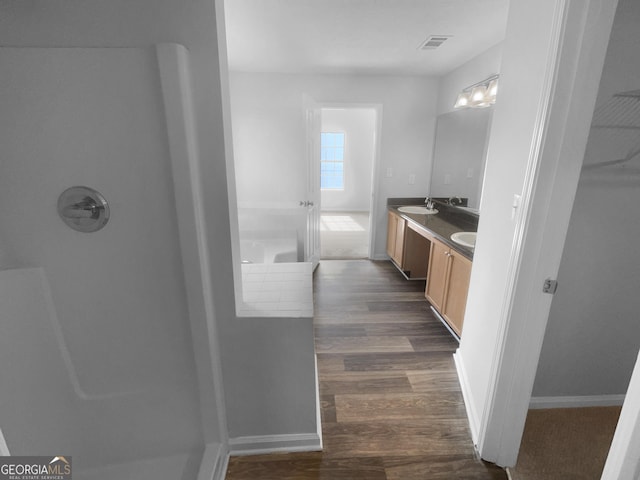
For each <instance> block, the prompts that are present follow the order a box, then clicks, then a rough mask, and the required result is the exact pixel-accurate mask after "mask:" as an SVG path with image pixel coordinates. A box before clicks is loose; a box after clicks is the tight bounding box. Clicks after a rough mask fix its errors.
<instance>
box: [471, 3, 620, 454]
mask: <svg viewBox="0 0 640 480" xmlns="http://www.w3.org/2000/svg"><path fill="white" fill-rule="evenodd" d="M549 1H551V0H549ZM554 3H555V2H554ZM616 5H617V0H563V1H560V2H557V3H556V4H555V6H554V8H555V10H554V13H553V15H554V18H553V19H552V20H553V22H554V25H556V31H555V36H554V41H553V42H552V44H551V45H550V48H549V51H548V54H547V55H548V60H547V68H546V71H545V78H544V79H543V80H542V81H543V82H544V85H545V86H544V90H543V95H542V97H541V99H540V104H539V107H538V108H539V114H538V119H537V122H536V129H535V132H534V135H533V138H532V146H531V152H530V158H529V160H528V166H527V174H526V178H525V184H524V188H523V192H522V201H521V205H520V207H519V210H520V212H519V216H518V219H517V224H516V233H515V236H514V241H513V249H512V252H511V256H510V262H509V263H510V267H509V284H508V285H509V286H508V288H507V291H506V292H505V295H504V303H503V305H502V311H501V312H500V325H499V331H498V335H497V341H496V344H495V345H494V346H492V353H493V355H492V356H493V362H492V365H491V371H490V379H489V383H488V385H487V387H488V388H487V395H486V397H485V399H484V409H483V411H482V412H480V413H481V418H480V425H479V431H478V432H477V437H478V438H477V446H478V450H479V452H480V454H481V456H482V458H484V459H485V460H489V461H491V462H495V463H497V464H498V465H501V466H513V465H515V463H516V460H517V456H518V452H519V448H520V442H521V439H522V433H523V430H524V423H525V419H526V415H527V411H528V409H529V402H530V399H531V392H532V389H533V383H534V380H535V375H536V371H537V365H538V360H539V357H540V350H541V347H542V342H543V340H544V333H545V329H546V324H547V320H548V316H549V308H550V306H551V301H552V295H548V294H545V293H543V292H542V284H543V281H544V279H545V278H556V276H557V273H558V269H559V266H560V260H561V257H562V251H563V248H564V241H565V238H566V232H567V229H568V225H569V221H570V216H571V210H572V207H573V201H574V197H575V192H576V189H577V184H578V180H579V176H580V170H581V166H582V161H583V158H584V150H585V147H586V142H587V137H588V133H589V127H590V122H591V117H592V115H593V109H594V106H595V101H596V96H597V92H598V87H599V83H600V75H601V72H602V67H603V65H604V57H605V54H606V47H607V44H608V39H609V36H610V33H611V28H612V24H613V16H614V14H615V9H616ZM550 20H551V19H550Z"/></svg>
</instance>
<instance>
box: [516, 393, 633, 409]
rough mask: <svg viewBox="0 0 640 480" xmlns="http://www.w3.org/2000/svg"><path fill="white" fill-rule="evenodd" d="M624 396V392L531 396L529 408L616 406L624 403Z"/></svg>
mask: <svg viewBox="0 0 640 480" xmlns="http://www.w3.org/2000/svg"><path fill="white" fill-rule="evenodd" d="M624 397H625V395H624V394H621V395H582V396H575V397H531V401H530V402H529V408H530V409H539V408H580V407H617V406H621V405H622V404H623V403H624Z"/></svg>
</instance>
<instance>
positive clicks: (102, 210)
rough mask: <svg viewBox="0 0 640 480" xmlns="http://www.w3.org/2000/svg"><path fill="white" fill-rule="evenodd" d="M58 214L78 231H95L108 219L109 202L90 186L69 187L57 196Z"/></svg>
mask: <svg viewBox="0 0 640 480" xmlns="http://www.w3.org/2000/svg"><path fill="white" fill-rule="evenodd" d="M58 215H60V218H61V219H62V221H63V222H64V223H65V224H67V225H68V226H69V227H71V228H73V229H74V230H77V231H78V232H95V231H97V230H100V229H101V228H102V227H104V226H105V225H106V224H107V222H108V221H109V215H110V212H109V204H108V203H107V201H106V200H105V198H104V197H103V196H102V195H101V194H100V193H99V192H97V191H96V190H94V189H92V188H89V187H71V188H68V189H67V190H65V191H64V192H62V193H61V194H60V197H58Z"/></svg>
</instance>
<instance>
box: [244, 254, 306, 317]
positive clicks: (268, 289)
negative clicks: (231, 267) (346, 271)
mask: <svg viewBox="0 0 640 480" xmlns="http://www.w3.org/2000/svg"><path fill="white" fill-rule="evenodd" d="M311 277H312V265H311V263H309V262H298V263H254V264H243V265H242V294H243V300H244V303H243V305H242V306H241V307H240V308H238V312H237V313H238V316H242V317H295V318H298V317H300V318H303V317H304V318H312V317H313V286H312V281H311Z"/></svg>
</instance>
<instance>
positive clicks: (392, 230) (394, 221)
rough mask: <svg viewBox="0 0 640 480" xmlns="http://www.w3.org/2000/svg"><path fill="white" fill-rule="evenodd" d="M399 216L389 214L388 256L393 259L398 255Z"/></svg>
mask: <svg viewBox="0 0 640 480" xmlns="http://www.w3.org/2000/svg"><path fill="white" fill-rule="evenodd" d="M398 218H399V217H398V216H397V215H396V214H394V213H391V212H387V255H389V256H390V257H391V258H393V257H394V256H395V253H396V232H397V230H398Z"/></svg>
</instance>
